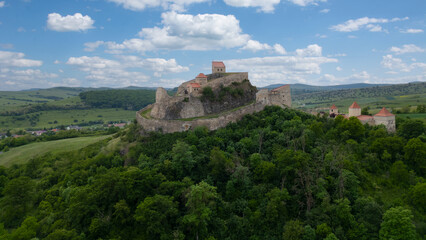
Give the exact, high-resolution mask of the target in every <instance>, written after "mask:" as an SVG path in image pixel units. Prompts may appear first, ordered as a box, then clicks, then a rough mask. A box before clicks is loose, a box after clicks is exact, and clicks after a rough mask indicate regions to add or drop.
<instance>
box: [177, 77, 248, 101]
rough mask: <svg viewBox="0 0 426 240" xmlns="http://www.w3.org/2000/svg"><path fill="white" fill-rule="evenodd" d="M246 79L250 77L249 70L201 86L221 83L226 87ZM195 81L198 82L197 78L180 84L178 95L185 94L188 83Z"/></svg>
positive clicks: (217, 85) (212, 86)
mask: <svg viewBox="0 0 426 240" xmlns="http://www.w3.org/2000/svg"><path fill="white" fill-rule="evenodd" d="M244 79H248V73H247V72H241V73H231V74H230V75H228V76H225V77H222V78H218V79H214V80H212V81H209V82H207V83H206V84H203V85H202V86H201V88H204V87H211V88H218V87H220V85H223V86H224V87H226V86H229V85H231V84H232V83H233V82H242V81H244ZM195 82H196V81H195V79H193V80H191V81H188V82H184V83H182V84H181V85H180V86H179V88H178V91H177V93H176V95H178V96H179V95H184V92H185V88H186V86H187V85H188V83H195Z"/></svg>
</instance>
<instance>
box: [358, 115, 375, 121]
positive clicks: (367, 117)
mask: <svg viewBox="0 0 426 240" xmlns="http://www.w3.org/2000/svg"><path fill="white" fill-rule="evenodd" d="M357 118H358V119H359V120H360V121H363V120H364V121H365V120H370V119H372V118H373V117H372V116H369V115H359V116H357Z"/></svg>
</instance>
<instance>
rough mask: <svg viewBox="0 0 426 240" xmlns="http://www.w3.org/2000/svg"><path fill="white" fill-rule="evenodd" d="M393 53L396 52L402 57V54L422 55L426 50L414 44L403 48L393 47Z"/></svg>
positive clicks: (391, 49)
mask: <svg viewBox="0 0 426 240" xmlns="http://www.w3.org/2000/svg"><path fill="white" fill-rule="evenodd" d="M390 51H391V52H394V53H395V54H396V55H401V54H405V53H421V52H424V51H425V50H424V49H423V48H421V47H418V46H416V45H414V44H405V45H402V47H400V48H399V47H391V48H390Z"/></svg>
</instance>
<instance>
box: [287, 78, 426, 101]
mask: <svg viewBox="0 0 426 240" xmlns="http://www.w3.org/2000/svg"><path fill="white" fill-rule="evenodd" d="M425 92H426V82H420V83H408V84H397V85H390V86H376V87H368V88H357V89H345V90H334V91H323V92H314V93H308V94H300V95H296V96H293V100H297V101H306V100H310V99H313V100H315V102H316V101H317V100H318V101H324V100H332V99H346V98H368V97H387V96H402V95H409V94H424V93H425Z"/></svg>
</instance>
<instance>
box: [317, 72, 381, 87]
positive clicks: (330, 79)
mask: <svg viewBox="0 0 426 240" xmlns="http://www.w3.org/2000/svg"><path fill="white" fill-rule="evenodd" d="M371 79H373V77H372V76H371V75H370V74H369V73H368V72H367V71H362V72H358V73H354V74H352V75H349V76H345V77H336V76H334V75H333V74H324V75H323V76H321V77H320V78H319V79H318V80H316V82H318V83H320V85H335V84H344V83H346V84H348V83H360V82H362V83H368V82H370V81H371ZM314 81H315V80H314Z"/></svg>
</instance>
